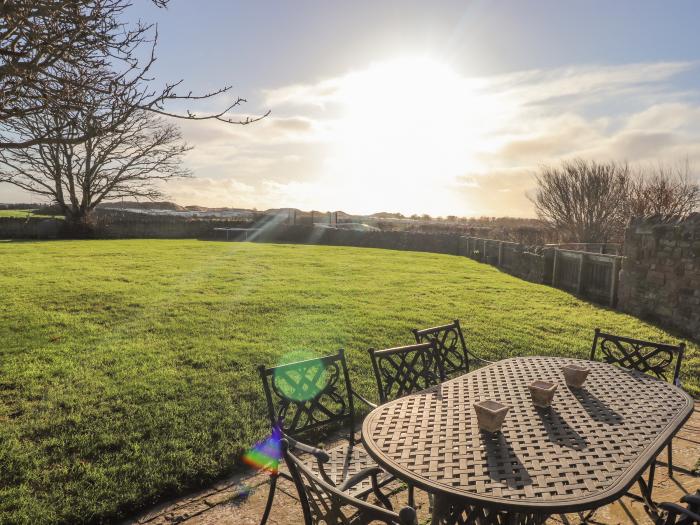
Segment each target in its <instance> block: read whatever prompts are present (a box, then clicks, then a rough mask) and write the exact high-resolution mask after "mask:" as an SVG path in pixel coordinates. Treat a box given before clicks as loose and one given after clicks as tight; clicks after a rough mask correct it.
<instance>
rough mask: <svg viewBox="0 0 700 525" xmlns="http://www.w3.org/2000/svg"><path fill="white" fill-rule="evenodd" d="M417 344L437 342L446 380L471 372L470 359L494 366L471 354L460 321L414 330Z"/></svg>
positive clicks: (490, 362)
mask: <svg viewBox="0 0 700 525" xmlns="http://www.w3.org/2000/svg"><path fill="white" fill-rule="evenodd" d="M412 332H413V336H414V337H415V338H416V343H425V342H428V341H435V344H436V345H437V350H438V357H439V359H440V362H441V364H442V368H443V370H444V372H445V377H446V378H452V377H455V376H458V375H460V374H464V373H467V372H469V365H470V364H469V360H470V358H471V359H472V360H475V361H479V362H480V363H484V364H492V363H493V361H487V360H486V359H482V358H481V357H479V356H477V355H475V354H473V353H471V352H470V351H469V349H468V348H467V344H466V343H465V342H464V334H462V328H461V326H460V324H459V319H455V320H454V321H452V322H451V323H449V324H445V325H442V326H435V327H433V328H425V329H423V330H416V329H414V330H412Z"/></svg>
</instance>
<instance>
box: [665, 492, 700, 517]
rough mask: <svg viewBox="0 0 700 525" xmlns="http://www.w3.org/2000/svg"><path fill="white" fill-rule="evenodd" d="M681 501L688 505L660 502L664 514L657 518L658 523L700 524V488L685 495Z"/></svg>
mask: <svg viewBox="0 0 700 525" xmlns="http://www.w3.org/2000/svg"><path fill="white" fill-rule="evenodd" d="M681 503H685V504H686V507H682V506H680V505H678V504H677V503H660V504H659V509H661V510H662V511H663V514H662V515H661V516H660V517H659V518H658V519H657V520H656V525H700V490H698V491H697V492H696V493H695V494H686V495H685V496H683V497H682V498H681Z"/></svg>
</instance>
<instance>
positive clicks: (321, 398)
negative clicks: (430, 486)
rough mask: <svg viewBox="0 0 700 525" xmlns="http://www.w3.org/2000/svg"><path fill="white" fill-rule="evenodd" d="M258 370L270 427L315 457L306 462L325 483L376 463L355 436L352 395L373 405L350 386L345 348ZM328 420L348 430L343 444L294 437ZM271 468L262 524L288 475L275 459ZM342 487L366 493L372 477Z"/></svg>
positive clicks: (335, 483)
mask: <svg viewBox="0 0 700 525" xmlns="http://www.w3.org/2000/svg"><path fill="white" fill-rule="evenodd" d="M258 370H259V372H260V377H261V378H262V382H263V388H264V391H265V399H266V401H267V409H268V415H269V418H270V422H271V424H272V427H273V429H274V430H275V431H276V432H277V433H278V434H279V436H280V438H281V439H282V438H283V439H286V441H287V444H288V446H289V448H290V450H293V451H294V452H303V453H307V454H310V455H311V456H313V457H314V459H315V463H313V466H311V467H310V468H311V470H312V471H314V472H316V473H317V474H318V475H319V476H320V477H321V478H322V479H323V480H324V482H325V483H327V484H329V485H332V486H342V485H343V483H345V482H346V481H347V480H348V479H351V478H353V476H354V475H355V474H357V473H358V472H360V471H362V470H364V469H366V468H369V467H375V468H377V467H376V464H375V463H374V461H373V460H372V459H371V458H370V457H369V455H368V454H367V452H366V451H365V449H364V448H363V447H362V444H361V443H358V442H357V441H356V439H355V432H354V429H355V407H354V400H355V399H358V400H360V401H362V402H364V403H366V404H367V405H368V406H370V407H375V406H376V405H374V404H373V403H371V402H370V401H368V400H366V399H365V398H364V397H362V396H361V395H360V394H358V393H357V392H355V391H354V390H353V389H352V386H351V383H350V376H349V374H348V367H347V363H346V361H345V354H344V352H343V350H339V351H338V353H337V354H335V355H329V356H325V357H320V358H318V359H307V360H304V361H299V362H296V363H290V364H285V365H280V366H276V367H271V368H266V367H265V366H262V365H261V366H260V367H259V368H258ZM329 425H341V426H343V427H344V428H345V429H347V430H349V433H348V435H347V437H346V439H347V443H346V444H343V445H341V446H338V447H335V448H333V449H330V450H321V449H319V448H316V447H312V446H310V445H306V444H304V443H302V442H300V441H298V440H297V439H296V438H297V437H299V436H300V435H303V434H304V433H307V432H309V431H314V430H318V429H320V428H322V427H325V426H329ZM269 470H270V478H271V479H270V492H269V494H268V499H267V504H266V506H265V512H264V513H263V517H262V521H261V525H264V524H265V523H266V522H267V518H268V516H269V514H270V510H271V508H272V502H273V499H274V496H275V490H276V486H277V478H278V477H279V476H283V477H285V478H289V476H287V475H286V474H285V473H284V472H280V471H279V469H277V468H275V465H272V468H270V469H269ZM382 472H383V471H382ZM381 478H382V479H381V480H380V485H384V484H386V483H388V482H389V481H391V480H392V479H394V478H393V477H391V476H389V475H388V474H386V473H383V475H382V476H381ZM290 479H291V478H290ZM346 488H347V490H349V491H350V493H351V495H352V496H354V497H357V498H364V497H366V496H367V495H368V494H369V493H371V492H372V491H373V487H372V484H371V481H370V480H369V479H366V478H363V479H361V480H359V481H357V482H356V483H353V484H352V487H350V486H348V487H346Z"/></svg>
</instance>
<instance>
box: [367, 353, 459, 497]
mask: <svg viewBox="0 0 700 525" xmlns="http://www.w3.org/2000/svg"><path fill="white" fill-rule="evenodd" d="M369 356H370V359H371V360H372V369H373V370H374V377H375V379H376V380H377V390H378V391H379V400H380V402H381V403H386V402H387V401H389V400H390V399H396V398H399V397H403V396H406V395H408V394H412V393H413V392H418V391H420V390H425V389H426V388H429V387H431V386H435V385H438V384H440V383H441V382H442V381H443V380H444V379H445V374H444V372H443V370H442V364H441V362H440V359H438V353H437V346H436V344H435V341H429V342H427V343H420V344H415V345H408V346H399V347H396V348H387V349H385V350H375V349H374V348H370V349H369ZM408 504H409V506H411V507H413V506H415V499H414V489H413V485H410V484H409V485H408Z"/></svg>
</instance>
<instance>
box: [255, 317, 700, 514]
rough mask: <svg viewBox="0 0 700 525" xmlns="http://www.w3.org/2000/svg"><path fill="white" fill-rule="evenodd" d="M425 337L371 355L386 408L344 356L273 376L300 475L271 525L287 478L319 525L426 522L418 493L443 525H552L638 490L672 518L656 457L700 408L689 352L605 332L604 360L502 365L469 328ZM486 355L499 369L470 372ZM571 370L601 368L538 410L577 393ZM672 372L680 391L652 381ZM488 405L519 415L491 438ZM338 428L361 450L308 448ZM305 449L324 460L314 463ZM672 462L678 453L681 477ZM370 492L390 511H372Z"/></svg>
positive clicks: (271, 404)
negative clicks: (355, 382)
mask: <svg viewBox="0 0 700 525" xmlns="http://www.w3.org/2000/svg"><path fill="white" fill-rule="evenodd" d="M413 333H414V338H415V340H416V344H413V345H409V346H403V347H397V348H390V349H386V350H373V349H370V350H369V354H370V359H371V362H372V367H373V370H374V375H375V378H376V381H377V388H378V393H379V399H380V402H381V405H380V406H378V407H377V406H376V405H374V404H373V403H371V402H370V401H368V400H367V399H365V398H364V397H362V396H360V395H359V394H358V393H357V392H355V391H354V390H353V389H352V387H351V383H350V378H349V374H348V368H347V363H346V361H345V357H344V353H343V351H342V350H341V351H339V352H338V354H336V355H332V356H327V357H323V358H320V359H312V360H307V361H301V362H297V363H292V364H288V365H282V366H278V367H274V368H265V367H263V366H261V367H260V374H261V377H262V379H263V383H264V390H265V395H266V399H267V404H268V412H269V417H270V421H271V423H272V425H273V427H275V428H277V429H278V431H279V432H280V433H281V437H282V438H283V442H282V451H283V452H282V456H283V457H284V459H285V462H286V464H287V467H288V469H289V474H287V473H284V472H282V471H279V470H274V471H273V472H272V474H271V478H272V479H271V487H270V492H269V495H268V501H267V505H266V508H265V512H264V515H263V520H262V523H263V524H264V523H265V522H266V520H267V518H268V516H269V513H270V510H271V507H272V503H273V498H274V494H275V488H276V483H277V479H278V477H279V476H283V477H286V478H288V479H291V480H292V481H293V482H294V483H295V485H296V487H297V491H298V493H299V497H300V501H301V503H302V508H303V511H304V518H305V521H306V523H307V525H312V524H316V523H326V524H329V525H330V524H336V523H337V524H355V523H369V522H370V521H373V520H376V521H378V522H384V523H389V524H397V525H409V524H411V525H413V524H415V523H416V514H415V511H414V509H413V507H415V505H414V501H413V487H419V488H421V489H423V490H425V491H427V492H428V493H429V494H431V495H432V496H433V501H434V505H433V523H434V524H437V523H440V524H453V523H454V524H467V523H474V524H477V523H478V524H491V523H493V524H505V523H524V524H537V523H543V522H544V521H545V520H546V519H547V517H548V516H550V515H552V514H559V513H568V512H575V511H585V510H595V509H596V508H598V507H600V506H602V505H605V504H607V503H609V502H611V501H613V500H615V499H617V498H619V497H621V496H622V495H623V494H625V493H627V490H628V488H629V487H630V486H631V485H632V484H634V483H635V482H636V483H638V484H639V487H640V493H641V494H642V496H641V497H639V498H640V499H642V501H643V502H644V503H645V505H646V506H647V507H648V508H649V510H650V512H652V513H653V514H654V515H655V516H657V517H659V519H661V517H660V516H663V518H664V519H666V518H667V516H671V514H670V511H669V509H668V508H665V507H661V508H662V509H663V512H662V513H658V512H657V510H658V507H657V506H656V505H655V504H654V502H653V500H652V498H651V487H652V485H653V477H654V469H655V461H656V457H657V456H658V454H659V453H660V452H661V451H662V450H663V448H664V447H666V446H668V445H669V444H670V442H671V439H672V438H673V435H674V434H675V433H676V432H677V431H678V430H679V429H680V428H681V426H682V425H683V423H684V422H685V421H686V420H687V418H688V417H689V416H690V414H691V413H692V409H693V402H692V399H691V398H690V397H689V396H688V395H687V394H685V393H684V392H683V391H682V390H680V389H679V388H676V387H675V386H674V385H677V384H678V373H679V370H680V361H681V359H682V356H683V345H680V346H678V347H674V346H670V345H659V344H655V343H649V342H646V341H640V340H636V339H631V338H625V337H619V336H614V335H612V334H607V333H603V332H601V331H600V330H597V329H596V333H595V337H594V341H593V347H592V352H591V358H592V359H593V358H596V357H599V358H602V361H603V362H593V361H591V362H588V361H583V362H582V361H580V360H575V359H570V358H556V357H524V358H511V359H505V360H502V361H498V362H496V363H492V362H489V361H484V360H481V359H479V358H477V357H476V356H474V355H472V354H471V353H470V352H469V350H468V349H467V346H466V344H465V341H464V336H463V334H462V331H461V328H460V325H459V321H454V322H453V323H450V324H447V325H443V326H439V327H435V328H430V329H425V330H414V331H413ZM474 360H478V361H483V362H484V363H485V364H486V365H487V366H483V367H481V368H478V369H476V370H474V371H470V361H474ZM571 363H579V364H581V363H585V364H586V366H587V367H589V368H590V371H591V372H590V377H589V379H588V381H587V383H586V385H585V387H584V388H581V389H560V391H559V392H557V396H556V398H555V402H554V403H553V405H552V406H551V407H550V408H549V409H540V408H537V407H535V406H533V404H532V402H531V400H530V399H529V397H528V396H529V394H528V389H527V385H528V383H529V382H531V381H533V380H539V379H544V380H549V381H555V382H560V383H562V384H563V378H562V377H561V376H562V372H561V367H562V366H563V365H565V364H571ZM612 364H617V365H621V366H612ZM672 366H673V368H672V370H673V371H672V377H668V379H672V381H673V383H674V385H672V384H669V383H667V382H664V381H659V380H656V379H654V378H652V377H649V375H654V376H656V377H658V378H661V379H666V377H665V376H666V374H667V372H668V370H669V368H670V367H672ZM623 367H624V368H623ZM487 398H490V399H498V400H500V401H501V402H504V403H507V404H508V405H510V406H511V412H510V413H509V415H508V419H507V421H506V424H505V425H504V428H503V430H502V432H500V433H497V434H490V433H486V432H481V431H479V428H478V426H477V423H476V417H475V415H474V412H473V410H472V404H473V403H474V402H476V401H479V400H482V399H487ZM355 401H359V402H361V403H363V404H365V405H366V406H368V407H369V408H372V409H373V410H372V411H371V412H370V414H369V415H368V416H367V417H366V418H365V419H364V422H363V424H362V434H361V436H362V437H361V442H358V440H357V439H356V437H355V434H354V429H355V426H354V424H355V407H354V402H355ZM327 425H342V426H344V428H345V429H346V430H348V436H347V444H344V445H342V446H340V447H336V448H333V449H330V450H321V449H318V448H315V447H312V446H309V445H306V444H303V443H302V442H301V441H299V440H298V437H299V435H300V434H302V433H305V432H308V431H314V430H316V429H319V428H320V427H322V426H327ZM301 454H306V455H309V456H310V457H311V458H312V461H311V462H307V461H302V460H300V459H299V455H301ZM670 460H671V457H670V452H669V470H670V469H671V462H670ZM647 468H648V469H649V476H648V481H645V480H644V479H643V473H644V472H645V471H646V470H647ZM394 479H400V480H402V481H404V482H405V483H406V484H407V485H408V487H409V493H408V506H406V507H404V508H403V509H401V510H400V511H399V512H398V513H397V512H395V511H394V510H393V509H392V506H391V503H390V501H389V499H388V498H387V497H386V496H385V495H384V494H383V493H382V491H381V488H382V487H383V486H385V485H386V484H387V483H389V482H390V481H392V480H394ZM370 495H373V496H374V497H375V498H376V500H377V501H378V502H379V504H380V505H381V506H377V505H373V504H371V503H369V502H367V498H368V496H370ZM668 519H669V520H671V519H675V518H672V517H668ZM659 523H674V521H667V522H661V521H659ZM680 523H682V521H681V522H680Z"/></svg>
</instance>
